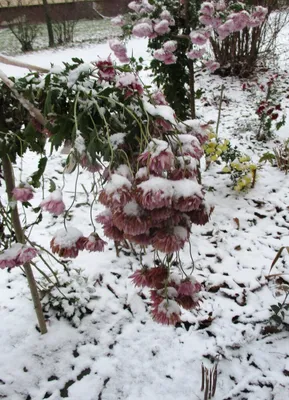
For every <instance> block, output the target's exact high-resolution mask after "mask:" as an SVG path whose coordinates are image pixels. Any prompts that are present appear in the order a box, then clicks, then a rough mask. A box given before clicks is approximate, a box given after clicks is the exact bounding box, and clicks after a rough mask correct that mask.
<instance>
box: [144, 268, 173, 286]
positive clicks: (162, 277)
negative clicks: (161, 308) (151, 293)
mask: <svg viewBox="0 0 289 400" xmlns="http://www.w3.org/2000/svg"><path fill="white" fill-rule="evenodd" d="M168 275H169V271H168V269H167V268H165V267H164V266H162V265H161V266H158V267H153V268H149V269H148V271H147V282H148V283H147V286H148V287H150V288H153V289H162V288H163V287H164V284H165V282H166V280H167V279H168Z"/></svg>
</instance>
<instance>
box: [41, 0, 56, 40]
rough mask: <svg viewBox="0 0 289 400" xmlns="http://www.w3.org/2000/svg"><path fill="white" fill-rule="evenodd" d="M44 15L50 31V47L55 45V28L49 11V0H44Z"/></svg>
mask: <svg viewBox="0 0 289 400" xmlns="http://www.w3.org/2000/svg"><path fill="white" fill-rule="evenodd" d="M42 3H43V9H44V15H45V20H46V25H47V32H48V40H49V47H54V35H53V28H52V21H51V17H50V12H49V6H48V3H47V0H42Z"/></svg>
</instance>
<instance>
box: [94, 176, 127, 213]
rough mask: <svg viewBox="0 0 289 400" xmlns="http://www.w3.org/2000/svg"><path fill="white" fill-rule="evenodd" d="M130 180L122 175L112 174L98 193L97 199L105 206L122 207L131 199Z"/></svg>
mask: <svg viewBox="0 0 289 400" xmlns="http://www.w3.org/2000/svg"><path fill="white" fill-rule="evenodd" d="M131 187H132V185H131V182H130V181H129V180H128V179H127V178H125V177H124V176H121V175H118V174H112V175H111V178H110V181H109V182H108V183H107V184H106V186H105V188H104V189H103V190H102V191H101V192H100V194H99V201H100V203H101V204H103V205H105V206H107V207H115V208H117V207H123V206H125V205H126V203H128V202H129V201H130V200H131V199H132V193H131Z"/></svg>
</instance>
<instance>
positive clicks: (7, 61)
mask: <svg viewBox="0 0 289 400" xmlns="http://www.w3.org/2000/svg"><path fill="white" fill-rule="evenodd" d="M0 63H2V64H7V65H14V66H15V67H20V68H27V69H29V70H30V71H37V72H42V73H47V72H49V69H47V68H42V67H38V66H37V65H32V64H27V63H24V62H22V61H19V60H15V59H13V58H10V57H6V56H3V54H0Z"/></svg>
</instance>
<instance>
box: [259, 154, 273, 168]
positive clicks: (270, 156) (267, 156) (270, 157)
mask: <svg viewBox="0 0 289 400" xmlns="http://www.w3.org/2000/svg"><path fill="white" fill-rule="evenodd" d="M273 160H276V156H275V154H273V153H270V152H269V151H267V152H266V153H264V154H263V155H262V157H261V158H260V160H259V163H261V162H266V161H269V162H270V163H271V165H272V164H273Z"/></svg>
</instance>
